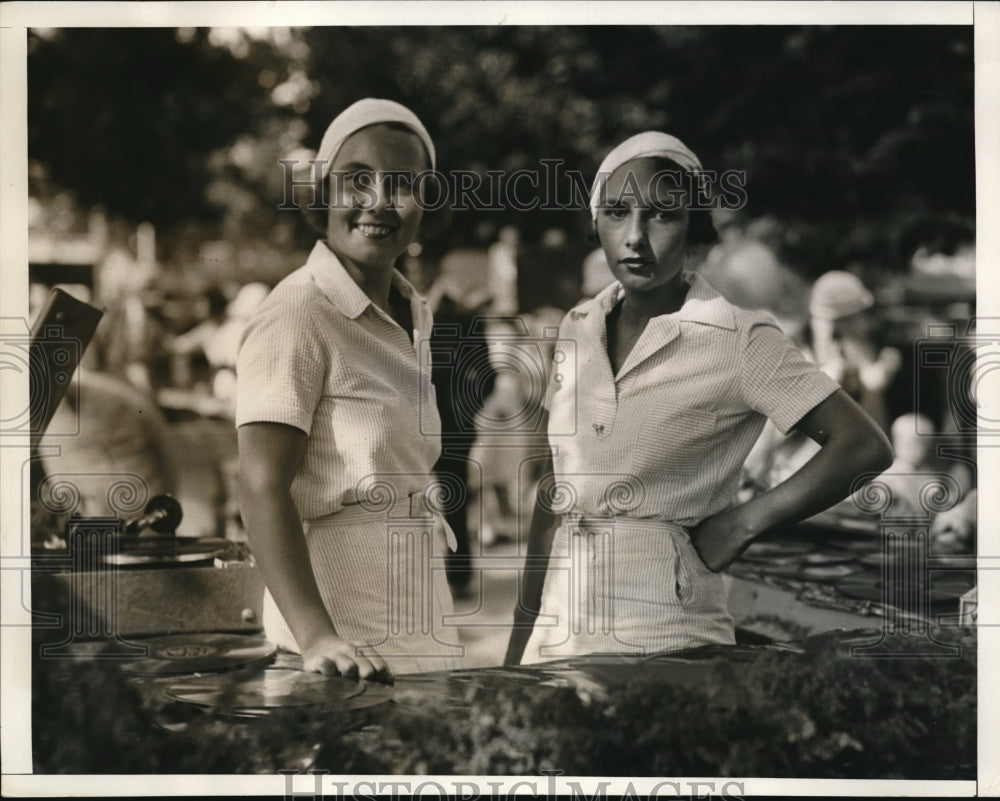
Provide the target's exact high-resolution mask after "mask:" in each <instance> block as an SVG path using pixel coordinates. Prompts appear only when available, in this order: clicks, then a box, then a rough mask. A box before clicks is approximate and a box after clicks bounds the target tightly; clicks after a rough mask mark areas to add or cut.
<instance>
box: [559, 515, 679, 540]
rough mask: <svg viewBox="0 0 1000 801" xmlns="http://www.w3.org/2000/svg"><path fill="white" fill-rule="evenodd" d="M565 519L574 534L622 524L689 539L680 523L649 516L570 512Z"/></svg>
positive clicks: (631, 527)
mask: <svg viewBox="0 0 1000 801" xmlns="http://www.w3.org/2000/svg"><path fill="white" fill-rule="evenodd" d="M563 521H564V522H565V523H566V524H567V525H568V526H569V527H570V530H571V531H572V532H573V533H574V534H587V533H593V532H594V531H603V530H607V529H609V528H613V527H614V526H616V525H620V526H621V527H622V528H630V529H633V530H639V531H662V532H664V533H669V534H672V535H678V536H681V537H683V539H684V540H689V539H690V538H689V537H688V530H687V529H686V528H685V527H684V526H682V525H680V524H678V523H671V522H668V521H665V520H652V519H650V518H648V517H626V516H624V515H584V514H578V513H575V512H570V513H568V514H565V515H563Z"/></svg>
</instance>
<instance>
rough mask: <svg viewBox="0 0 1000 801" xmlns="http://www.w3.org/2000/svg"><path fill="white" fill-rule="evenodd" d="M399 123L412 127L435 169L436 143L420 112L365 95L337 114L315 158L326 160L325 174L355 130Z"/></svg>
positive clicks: (325, 174)
mask: <svg viewBox="0 0 1000 801" xmlns="http://www.w3.org/2000/svg"><path fill="white" fill-rule="evenodd" d="M386 122H396V123H399V124H400V125H405V126H406V127H407V128H409V129H411V130H412V131H413V133H415V134H416V135H417V136H418V137H420V141H421V142H423V143H424V147H426V148H427V155H428V156H430V159H431V169H432V170H433V169H434V165H435V158H436V154H435V152H434V143H433V142H432V141H431V137H430V134H429V133H427V129H426V128H424V125H423V123H422V122H420V120H419V119H418V118H417V115H416V114H414V113H413V112H412V111H410V110H409V109H408V108H407V107H406V106H404V105H401V104H399V103H396V102H395V101H393V100H380V99H378V98H374V97H366V98H365V99H364V100H359V101H358V102H357V103H354V104H353V105H350V106H348V107H347V108H345V109H344V110H343V111H342V112H340V114H338V115H337V116H336V117H335V118H334V120H333V122H331V123H330V127H329V128H327V129H326V133H325V134H323V141H322V142H321V143H320V146H319V152H318V153H317V154H316V160H317V161H322V162H324V163H323V177H324V178H326V177H327V176H328V175H329V174H330V167H331V165H332V164H333V160H334V158H335V157H336V155H337V152H338V151H339V150H340V148H341V146H342V145H343V144H344V141H345V140H346V139H347V137H349V136H350V135H351V134H353V133H357V132H358V131H360V130H361V129H362V128H367V127H368V126H369V125H378V124H379V123H386Z"/></svg>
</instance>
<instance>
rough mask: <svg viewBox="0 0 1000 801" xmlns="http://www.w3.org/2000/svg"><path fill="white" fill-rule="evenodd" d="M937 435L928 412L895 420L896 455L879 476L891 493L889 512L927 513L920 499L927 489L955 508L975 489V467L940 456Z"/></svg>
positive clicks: (902, 514) (897, 513)
mask: <svg viewBox="0 0 1000 801" xmlns="http://www.w3.org/2000/svg"><path fill="white" fill-rule="evenodd" d="M936 435H937V431H936V430H935V427H934V423H933V422H932V421H931V420H930V418H928V417H926V416H925V415H922V414H902V415H900V416H899V417H897V418H896V419H895V420H893V422H892V426H891V427H890V436H891V438H892V447H893V450H894V451H895V454H896V458H895V459H894V460H893V462H892V465H891V466H890V467H889V469H888V470H886V471H885V472H884V473H883V474H882V475H881V476H879V482H881V483H882V484H885V485H886V486H888V488H889V490H890V492H891V493H892V500H891V504H890V506H889V509H888V510H887V512H886V514H888V515H891V516H917V517H921V516H924V515H926V514H927V513H928V512H927V509H926V507H925V504H924V503H922V502H921V496H922V495H923V494H924V493H925V492H929V491H933V492H934V494H935V495H941V497H938V498H937V499H936V500H937V501H938V502H939V503H941V504H943V503H944V501H948V505H950V506H951V507H954V506H956V505H958V503H959V502H960V499H962V498H964V497H965V496H966V495H967V494H968V492H969V491H970V490H971V489H972V486H973V473H972V470H971V469H970V467H969V466H968V465H966V464H965V463H963V462H961V461H955V460H947V459H942V458H941V457H940V456H938V454H937V453H936V443H937V439H936ZM937 486H941V487H942V488H943V493H939V492H938V491H937ZM939 514H940V513H939ZM946 520H947V518H946Z"/></svg>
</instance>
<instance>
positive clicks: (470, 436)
mask: <svg viewBox="0 0 1000 801" xmlns="http://www.w3.org/2000/svg"><path fill="white" fill-rule="evenodd" d="M412 275H413V277H414V279H415V280H414V285H415V286H416V287H417V289H419V290H420V291H422V292H424V294H425V295H426V296H427V302H428V304H429V305H430V308H431V311H432V312H433V313H434V328H433V331H432V333H431V342H430V355H431V364H432V368H431V378H432V381H433V383H434V389H435V396H436V398H437V409H438V414H439V415H440V416H441V457H440V458H439V459H438V461H437V463H436V464H435V465H434V472H435V473H436V474H437V477H438V480H439V481H440V482H441V483H442V485H443V487H444V488H445V491H444V493H443V495H444V498H445V499H446V507H445V510H444V515H445V519H446V520H447V521H448V525H449V526H450V527H451V529H452V531H453V532H454V534H455V542H456V547H455V550H454V551H449V552H448V554H447V557H446V567H447V571H446V572H447V576H448V584H449V585H450V587H451V591H452V595H453V596H454V597H455V598H456V599H465V598H468V597H470V596H471V595H472V587H471V586H470V585H471V582H472V553H471V547H470V542H469V519H468V518H469V504H468V501H469V498H470V497H471V495H472V492H473V487H472V486H470V483H474V486H475V487H476V488H478V487H479V485H480V483H481V482H480V479H481V476H480V471H479V470H478V469H475V468H474V469H473V471H472V473H471V474H470V460H469V451H470V450H471V449H472V445H473V443H474V442H475V440H476V417H477V415H478V414H479V412H480V411H481V410H482V408H483V406H484V404H485V403H486V399H487V398H488V397H489V396H490V394H491V393H492V392H493V387H494V384H495V383H496V369H495V368H494V366H493V363H492V361H491V360H490V351H489V345H488V343H487V339H486V335H485V329H484V326H483V324H482V323H483V322H484V321H483V317H482V316H483V315H484V314H485V313H486V311H487V309H488V308H489V307H490V305H491V300H492V298H491V296H490V293H489V290H488V289H487V288H486V287H480V288H479V289H474V290H472V291H471V292H463V291H462V287H460V286H458V285H457V284H456V282H455V281H454V280H453V279H452V277H451V275H450V274H444V273H442V272H441V271H440V270H439V269H438V270H435V269H434V267H433V266H432V265H431V264H430V263H428V262H426V261H422V262H420V267H419V268H418V269H414V270H413V273H412Z"/></svg>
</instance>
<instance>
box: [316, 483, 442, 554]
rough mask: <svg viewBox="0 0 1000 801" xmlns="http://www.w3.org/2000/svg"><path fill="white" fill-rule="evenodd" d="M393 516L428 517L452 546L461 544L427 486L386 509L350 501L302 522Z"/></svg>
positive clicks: (338, 522)
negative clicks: (430, 502) (430, 504)
mask: <svg viewBox="0 0 1000 801" xmlns="http://www.w3.org/2000/svg"><path fill="white" fill-rule="evenodd" d="M392 520H424V521H426V522H428V523H430V524H431V525H432V527H433V528H434V529H438V528H440V529H441V531H442V533H443V534H444V538H445V540H446V541H447V543H448V549H449V550H451V551H454V550H456V549H457V548H458V540H457V539H456V537H455V532H454V531H452V530H451V526H449V525H448V522H447V521H446V520H445V519H444V517H442V516H441V515H440V514H439V513H437V512H435V511H433V510H431V509H430V508H429V507H428V506H427V498H426V495H425V493H424V491H423V490H416V491H415V492H411V493H410V494H409V495H404V496H402V497H401V498H397V499H396V500H395V501H394V502H393V503H392V504H390V505H389V506H388V508H385V509H378V508H373V506H369V505H362V504H360V503H348V504H345V505H344V506H343V507H342V508H341V509H340V510H339V511H337V512H333V513H332V514H328V515H321V516H319V517H310V518H306V519H304V520H303V521H302V522H304V523H308V524H309V525H310V526H344V525H353V524H357V523H371V522H380V523H386V522H391V521H392Z"/></svg>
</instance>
